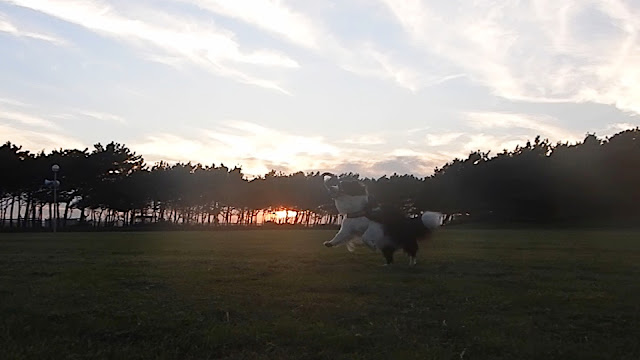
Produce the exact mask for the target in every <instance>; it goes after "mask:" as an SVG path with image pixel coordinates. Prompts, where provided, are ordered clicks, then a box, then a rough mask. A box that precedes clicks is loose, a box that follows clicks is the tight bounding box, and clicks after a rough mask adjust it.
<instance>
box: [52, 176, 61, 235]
mask: <svg viewBox="0 0 640 360" xmlns="http://www.w3.org/2000/svg"><path fill="white" fill-rule="evenodd" d="M59 170H60V166H58V165H53V166H52V167H51V171H53V217H54V219H53V232H56V231H57V228H58V171H59Z"/></svg>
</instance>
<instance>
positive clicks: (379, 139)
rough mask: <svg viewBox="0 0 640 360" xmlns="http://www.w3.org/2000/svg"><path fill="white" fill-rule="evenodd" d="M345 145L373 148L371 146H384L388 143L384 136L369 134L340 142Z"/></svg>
mask: <svg viewBox="0 0 640 360" xmlns="http://www.w3.org/2000/svg"><path fill="white" fill-rule="evenodd" d="M340 142H341V143H343V144H350V145H361V146H371V145H382V144H385V143H386V140H385V139H384V137H383V136H381V135H378V134H367V135H360V136H354V137H349V138H346V139H344V140H342V141H340Z"/></svg>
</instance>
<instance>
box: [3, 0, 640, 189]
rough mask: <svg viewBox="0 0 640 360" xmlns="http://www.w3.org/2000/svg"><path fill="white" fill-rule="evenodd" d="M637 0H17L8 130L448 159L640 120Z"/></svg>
mask: <svg viewBox="0 0 640 360" xmlns="http://www.w3.org/2000/svg"><path fill="white" fill-rule="evenodd" d="M639 114H640V2H638V1H637V0H564V1H557V0H530V1H526V0H520V1H517V0H501V1H490V0H424V1H420V0H335V1H332V0H322V1H317V0H295V1H294V0H288V1H287V0H136V1H130V0H109V1H107V0H102V1H99V0H0V141H2V142H3V143H4V142H5V141H11V142H13V143H16V144H19V145H22V146H23V148H25V149H29V150H32V151H39V150H45V151H50V150H51V149H58V148H78V149H83V148H87V147H88V148H89V149H92V146H93V144H96V143H98V142H100V143H103V144H105V143H108V142H111V141H116V142H119V143H122V144H125V145H127V146H128V147H129V148H130V149H132V150H133V151H135V152H136V153H138V154H141V155H143V156H144V158H145V160H146V161H147V163H149V164H153V163H155V162H157V161H160V160H164V161H168V162H172V163H173V162H186V161H192V162H199V163H202V164H204V165H212V164H215V165H220V164H224V165H225V166H229V167H233V166H241V167H242V168H243V171H244V173H246V174H247V175H249V176H256V175H262V174H265V173H267V172H269V171H270V170H276V171H282V172H285V173H292V172H295V171H305V172H308V171H331V172H335V173H341V172H354V173H359V174H361V175H362V176H366V177H378V176H382V175H385V174H386V175H391V174H394V173H397V174H414V175H417V176H419V177H422V176H427V175H429V174H431V173H432V172H433V170H434V168H435V167H440V166H442V165H444V164H445V163H446V162H447V161H450V160H453V159H454V158H456V157H462V158H464V157H466V156H467V155H468V154H469V153H470V152H471V151H475V150H481V151H491V153H493V154H495V153H497V152H501V151H502V150H503V149H508V150H513V149H514V148H515V147H516V146H517V145H524V144H525V143H526V141H527V140H532V139H533V138H534V137H535V136H536V135H540V136H541V137H542V138H547V139H549V140H550V141H552V142H554V143H555V142H558V141H562V142H567V141H568V142H576V141H580V140H582V139H584V137H585V135H586V134H588V133H595V134H596V135H598V136H599V137H603V138H605V137H607V136H611V135H613V134H615V133H617V132H620V131H622V130H625V129H629V128H635V127H637V126H639V125H640V116H639Z"/></svg>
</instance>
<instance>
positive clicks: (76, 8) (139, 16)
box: [8, 0, 298, 94]
mask: <svg viewBox="0 0 640 360" xmlns="http://www.w3.org/2000/svg"><path fill="white" fill-rule="evenodd" d="M8 2H9V3H12V4H15V5H18V6H22V7H26V8H30V9H33V10H36V11H40V12H42V13H45V14H48V15H50V16H53V17H56V18H59V19H62V20H64V21H67V22H70V23H73V24H76V25H79V26H82V27H84V28H86V29H88V30H90V31H93V32H96V33H98V34H102V35H105V36H109V37H112V38H115V39H117V40H119V41H122V42H125V43H127V44H129V45H132V46H137V47H141V48H143V49H145V50H146V51H150V50H152V49H153V50H155V52H158V55H157V56H156V58H159V59H166V58H172V57H173V58H180V59H181V60H182V61H186V62H189V63H191V64H194V65H197V66H200V67H202V68H204V69H206V70H208V71H210V72H212V73H214V74H216V75H219V76H223V77H229V78H232V79H234V80H236V81H239V82H242V83H246V84H251V85H256V86H260V87H264V88H268V89H274V90H278V91H281V92H283V93H287V94H288V91H286V90H285V89H283V88H282V87H281V86H280V85H279V84H278V83H276V82H275V81H272V80H268V79H265V78H262V77H260V76H254V75H251V74H249V73H247V72H245V71H241V70H239V69H238V66H239V64H249V65H256V66H261V67H285V68H295V67H298V63H297V62H296V61H295V60H293V59H291V58H289V57H287V56H285V55H283V54H280V53H278V52H275V51H271V50H264V49H260V50H245V49H242V48H241V46H240V44H239V43H238V42H237V41H236V39H235V36H234V34H233V33H231V32H230V31H228V30H223V29H220V28H218V27H216V26H214V25H213V24H212V22H211V21H199V20H196V19H194V18H181V17H179V16H178V15H175V14H171V16H170V15H169V14H166V13H158V12H156V11H153V10H152V9H150V8H145V9H143V11H140V10H139V9H136V8H133V7H130V8H124V9H122V10H118V9H116V8H114V7H113V6H110V5H106V4H104V3H102V2H99V1H92V0H85V1H62V0H30V1H27V0H9V1H8ZM132 6H133V5H132Z"/></svg>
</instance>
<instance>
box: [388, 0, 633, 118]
mask: <svg viewBox="0 0 640 360" xmlns="http://www.w3.org/2000/svg"><path fill="white" fill-rule="evenodd" d="M380 1H381V2H382V3H383V4H385V5H386V7H387V8H388V9H389V10H390V12H391V13H392V14H393V16H394V17H395V19H396V20H397V21H398V23H399V24H400V25H401V26H402V28H403V29H404V30H405V31H406V33H407V34H408V35H409V36H410V39H411V41H412V43H413V44H414V45H415V47H417V48H419V49H421V50H422V51H423V53H424V54H425V55H426V56H429V57H431V58H440V59H441V62H445V63H446V62H449V63H451V64H454V65H455V66H457V67H458V68H459V69H461V70H462V71H463V72H466V73H468V74H469V76H470V77H471V78H472V79H475V80H476V81H479V82H481V83H483V84H485V85H486V86H488V87H489V88H491V89H492V90H493V91H494V92H495V93H496V94H497V95H500V96H503V97H505V98H508V99H513V100H520V101H533V102H583V101H592V102H598V103H604V104H612V105H615V106H617V107H618V108H620V109H623V110H629V111H634V112H636V113H638V112H640V90H639V89H640V70H638V69H639V68H640V55H639V54H640V43H639V42H638V35H639V34H640V20H639V19H640V13H639V11H638V9H637V8H634V7H632V6H631V4H630V2H627V1H623V0H596V1H577V0H572V1H564V2H558V1H552V0H531V1H512V2H502V3H496V2H485V1H473V2H464V3H460V4H459V6H455V7H454V6H447V5H446V2H440V3H436V2H424V1H420V0H380Z"/></svg>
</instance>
